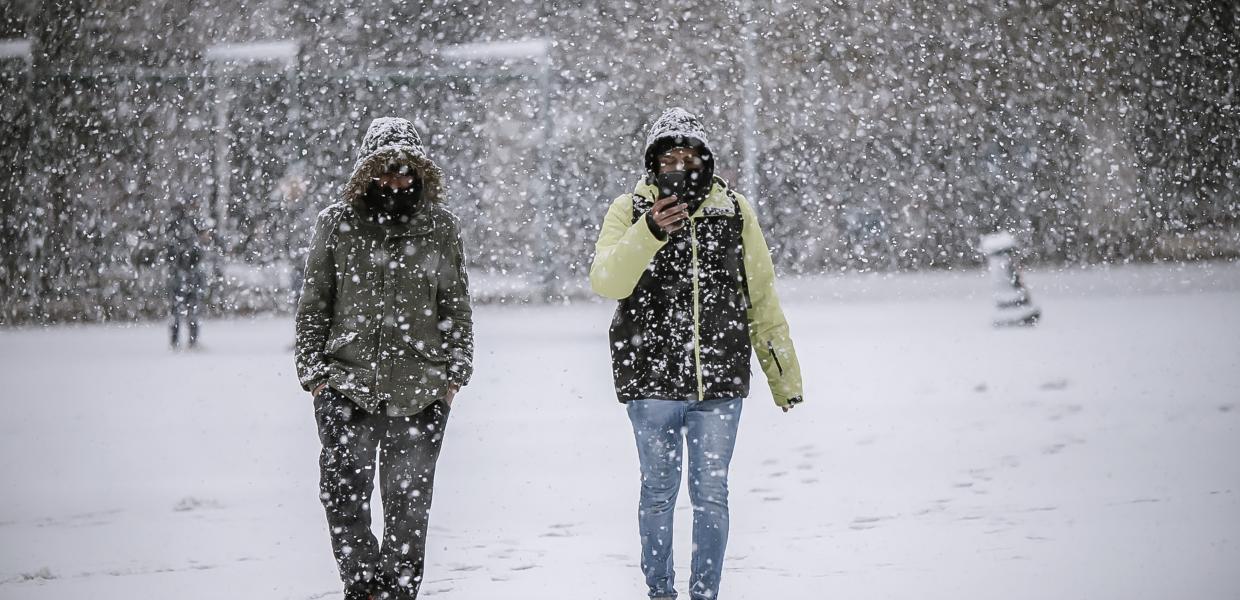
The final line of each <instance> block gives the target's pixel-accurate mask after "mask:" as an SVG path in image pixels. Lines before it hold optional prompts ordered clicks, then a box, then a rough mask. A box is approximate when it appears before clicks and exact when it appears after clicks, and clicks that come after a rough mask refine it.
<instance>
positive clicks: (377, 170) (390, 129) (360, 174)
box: [342, 117, 443, 204]
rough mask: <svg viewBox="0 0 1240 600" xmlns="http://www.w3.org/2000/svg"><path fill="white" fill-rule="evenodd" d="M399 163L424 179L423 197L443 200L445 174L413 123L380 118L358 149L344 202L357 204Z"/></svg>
mask: <svg viewBox="0 0 1240 600" xmlns="http://www.w3.org/2000/svg"><path fill="white" fill-rule="evenodd" d="M392 161H396V162H399V163H401V164H406V165H409V166H410V167H412V168H413V169H414V171H416V172H417V174H418V176H419V177H421V179H422V193H423V194H424V197H425V198H426V200H427V201H429V202H432V203H434V202H440V201H441V200H442V199H443V171H441V170H440V169H439V167H438V166H437V165H436V164H435V163H434V162H432V161H431V159H429V158H427V156H426V149H425V148H423V146H422V138H421V136H419V135H418V131H417V130H416V129H414V127H413V123H410V122H409V121H408V120H407V119H401V118H399V117H379V118H377V119H375V120H374V121H371V122H370V127H369V128H367V130H366V137H365V138H363V139H362V146H361V148H359V149H358V153H357V162H356V163H354V165H353V174H352V175H350V176H349V181H348V183H346V184H345V186H344V191H343V193H342V200H344V202H345V203H346V204H355V203H357V202H358V200H359V199H360V198H361V197H362V196H363V195H364V194H365V193H366V188H367V187H368V186H369V185H370V180H371V179H373V178H375V177H378V176H379V175H380V174H381V173H383V172H384V171H385V170H386V169H387V165H388V163H390V162H392Z"/></svg>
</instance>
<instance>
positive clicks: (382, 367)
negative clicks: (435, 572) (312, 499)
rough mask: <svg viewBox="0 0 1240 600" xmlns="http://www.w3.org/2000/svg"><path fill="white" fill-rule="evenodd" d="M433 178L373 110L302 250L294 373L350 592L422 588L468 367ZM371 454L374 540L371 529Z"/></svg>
mask: <svg viewBox="0 0 1240 600" xmlns="http://www.w3.org/2000/svg"><path fill="white" fill-rule="evenodd" d="M442 180H443V175H442V173H441V172H440V170H439V167H437V166H435V163H433V162H431V160H430V159H429V158H427V156H426V152H425V151H424V150H423V148H422V141H421V139H420V138H419V136H418V133H417V131H415V130H414V128H413V125H412V124H411V123H410V122H409V121H406V120H405V119H397V118H390V117H385V118H380V119H375V120H374V122H372V123H371V124H370V128H369V130H368V131H367V132H366V137H365V139H364V140H363V141H362V146H361V151H360V153H359V158H358V160H357V163H356V165H355V166H354V167H353V174H352V175H351V176H350V178H349V181H348V182H347V183H346V185H345V189H344V197H343V198H342V199H341V200H340V201H339V202H336V203H335V204H332V205H331V206H329V207H327V208H326V209H324V210H323V212H321V213H319V216H318V221H317V223H316V224H315V227H314V234H313V237H312V240H311V242H310V248H309V250H308V255H307V257H306V278H305V284H304V287H303V288H302V293H301V298H300V299H299V300H298V303H297V338H296V339H297V343H296V346H297V352H296V354H297V374H298V377H299V379H300V381H301V385H302V387H303V388H304V389H306V390H307V391H310V392H311V393H312V394H313V395H314V412H315V419H316V421H317V423H318V432H319V440H320V441H321V442H322V445H323V449H322V453H321V454H320V458H319V467H320V477H321V478H320V496H319V497H320V498H321V499H322V501H323V506H324V508H325V509H326V511H327V525H328V531H329V533H330V534H331V541H332V549H333V551H334V554H335V557H336V564H337V565H338V566H339V569H340V577H341V578H342V580H343V582H344V590H345V598H346V599H347V600H362V599H379V598H384V599H400V600H408V599H412V598H415V597H417V593H418V588H419V585H420V584H421V582H422V576H423V573H422V570H423V563H424V556H425V550H426V535H427V532H428V531H429V530H428V521H429V512H430V507H431V491H432V488H433V487H434V481H435V463H436V461H437V460H438V458H439V449H440V446H441V444H442V443H443V434H444V426H445V425H446V423H447V419H448V412H449V409H450V408H451V406H452V400H453V398H454V396H455V395H456V393H457V391H458V390H459V389H460V388H461V387H464V386H465V384H466V383H468V382H469V378H470V375H471V373H472V370H473V366H472V365H473V321H472V317H471V310H470V300H469V288H468V280H467V277H466V273H465V258H464V252H463V249H462V246H461V238H460V236H459V234H458V226H457V220H456V218H455V217H453V216H452V215H451V214H450V213H449V212H448V210H447V209H445V208H444V207H443V206H442V205H441V204H440V201H441V195H442V191H441V186H442ZM376 454H377V458H378V475H379V488H380V493H381V496H382V500H383V514H384V523H383V537H382V541H380V540H377V539H375V536H374V534H372V533H371V530H370V525H371V523H370V501H371V491H372V490H373V488H374V478H375V462H376Z"/></svg>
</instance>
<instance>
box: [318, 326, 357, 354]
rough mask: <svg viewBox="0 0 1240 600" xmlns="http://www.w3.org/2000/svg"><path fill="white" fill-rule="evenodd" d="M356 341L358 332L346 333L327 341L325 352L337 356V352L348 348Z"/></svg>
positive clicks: (324, 347)
mask: <svg viewBox="0 0 1240 600" xmlns="http://www.w3.org/2000/svg"><path fill="white" fill-rule="evenodd" d="M356 339H357V332H356V331H346V332H344V333H341V334H339V335H337V336H336V337H334V338H332V339H330V340H327V344H326V345H325V346H323V352H324V353H325V354H336V353H337V352H339V351H340V349H341V348H344V347H345V346H348V345H349V344H350V343H352V342H353V340H356Z"/></svg>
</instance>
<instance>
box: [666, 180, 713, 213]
mask: <svg viewBox="0 0 1240 600" xmlns="http://www.w3.org/2000/svg"><path fill="white" fill-rule="evenodd" d="M654 183H655V185H657V186H659V197H660V198H666V197H668V196H676V197H678V198H680V200H682V201H683V202H685V203H686V204H688V205H689V213H690V214H692V213H693V212H694V211H696V210H697V208H698V206H701V204H702V201H703V200H705V199H706V194H707V192H709V191H710V188H709V187H708V185H707V183H708V182H707V177H706V172H705V170H703V169H689V170H687V171H670V172H667V173H658V174H656V175H655V176H654Z"/></svg>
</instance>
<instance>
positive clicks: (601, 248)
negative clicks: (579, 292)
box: [590, 194, 666, 300]
mask: <svg viewBox="0 0 1240 600" xmlns="http://www.w3.org/2000/svg"><path fill="white" fill-rule="evenodd" d="M665 243H666V242H664V241H662V240H659V238H656V237H655V236H654V234H653V233H651V231H650V227H649V226H647V225H646V221H645V219H638V220H637V221H636V222H634V221H633V196H632V195H631V194H625V195H623V196H620V197H619V198H616V199H615V201H613V202H612V203H611V207H610V208H608V209H607V216H606V217H604V218H603V228H602V229H601V230H600V231H599V234H598V242H597V243H595V244H594V263H593V264H592V265H590V287H591V288H593V289H594V291H595V292H596V293H598V294H599V295H600V296H604V297H607V298H611V299H613V300H622V299H624V298H628V297H629V294H632V293H633V288H635V287H637V282H638V280H640V279H641V278H642V273H644V272H645V271H646V267H648V266H650V261H651V259H653V258H654V255H655V253H657V252H658V251H659V248H662V247H663V244H665Z"/></svg>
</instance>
